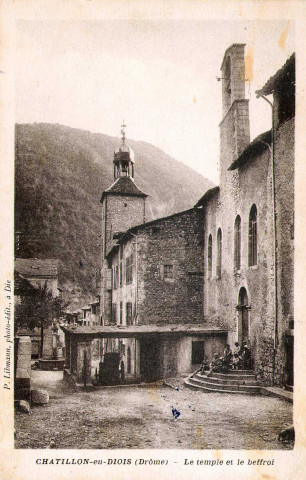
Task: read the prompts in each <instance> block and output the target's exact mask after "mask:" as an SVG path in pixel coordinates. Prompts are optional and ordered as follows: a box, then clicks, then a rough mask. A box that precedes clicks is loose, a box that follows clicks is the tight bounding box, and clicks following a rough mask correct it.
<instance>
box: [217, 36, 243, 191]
mask: <svg viewBox="0 0 306 480" xmlns="http://www.w3.org/2000/svg"><path fill="white" fill-rule="evenodd" d="M244 48H245V44H241V43H234V44H233V45H231V46H230V47H229V48H228V49H227V50H226V52H225V54H224V58H223V62H222V65H221V72H222V76H221V80H222V116H223V119H222V121H221V123H220V125H219V127H220V186H221V187H222V185H223V186H224V185H225V184H226V183H227V181H228V179H229V176H230V175H231V172H228V168H229V166H230V165H231V164H232V162H233V161H234V160H235V159H236V158H237V157H238V156H239V155H240V154H241V153H242V152H243V150H244V149H245V148H246V147H247V146H248V145H249V143H250V123H249V100H247V99H246V98H245V82H246V80H247V79H246V78H245V61H244Z"/></svg>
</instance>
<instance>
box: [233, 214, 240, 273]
mask: <svg viewBox="0 0 306 480" xmlns="http://www.w3.org/2000/svg"><path fill="white" fill-rule="evenodd" d="M234 267H235V270H240V268H241V218H240V215H237V217H236V220H235V227H234Z"/></svg>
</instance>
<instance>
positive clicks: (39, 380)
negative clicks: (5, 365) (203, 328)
mask: <svg viewBox="0 0 306 480" xmlns="http://www.w3.org/2000/svg"><path fill="white" fill-rule="evenodd" d="M32 374H33V385H35V388H37V387H39V388H44V389H46V390H48V392H49V395H50V401H49V403H48V404H47V405H45V406H37V407H33V408H32V409H31V413H30V414H23V413H20V412H18V411H16V413H15V430H16V440H15V446H16V448H31V449H35V448H48V446H49V445H52V447H53V448H59V449H65V448H69V449H78V448H85V449H86V448H88V449H115V448H120V449H123V448H127V449H130V448H131V449H144V448H147V449H152V448H165V449H178V448H179V449H260V450H261V449H276V450H279V449H290V448H293V445H292V444H290V443H287V444H284V443H282V442H280V441H279V440H278V434H279V432H280V431H281V430H282V429H283V428H285V427H286V426H289V425H290V424H292V405H291V404H290V403H288V402H285V401H283V400H280V399H277V398H273V397H264V396H248V395H241V394H236V395H234V394H219V393H203V392H197V391H193V390H189V389H187V388H186V387H184V386H183V384H182V382H180V381H175V382H174V383H173V388H171V387H169V386H165V385H162V384H161V385H157V386H140V387H138V386H123V387H120V386H118V387H112V388H105V389H100V390H96V391H92V390H89V391H75V390H74V389H73V388H72V387H71V386H69V385H67V383H66V382H65V381H64V380H63V374H62V372H41V371H35V370H33V371H32Z"/></svg>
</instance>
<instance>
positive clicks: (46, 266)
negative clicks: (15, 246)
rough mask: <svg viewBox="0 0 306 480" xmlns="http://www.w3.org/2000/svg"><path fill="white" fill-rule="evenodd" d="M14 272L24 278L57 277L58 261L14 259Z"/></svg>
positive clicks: (50, 259) (49, 259)
mask: <svg viewBox="0 0 306 480" xmlns="http://www.w3.org/2000/svg"><path fill="white" fill-rule="evenodd" d="M15 270H16V272H18V273H20V274H21V275H23V276H24V277H57V275H58V260H55V259H53V258H48V259H47V258H44V259H39V258H16V259H15Z"/></svg>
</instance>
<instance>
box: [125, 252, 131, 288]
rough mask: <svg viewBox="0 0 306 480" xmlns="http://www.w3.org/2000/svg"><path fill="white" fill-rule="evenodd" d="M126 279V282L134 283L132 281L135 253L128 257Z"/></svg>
mask: <svg viewBox="0 0 306 480" xmlns="http://www.w3.org/2000/svg"><path fill="white" fill-rule="evenodd" d="M125 281H126V283H132V281H133V255H130V256H129V257H127V259H126V264H125Z"/></svg>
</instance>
